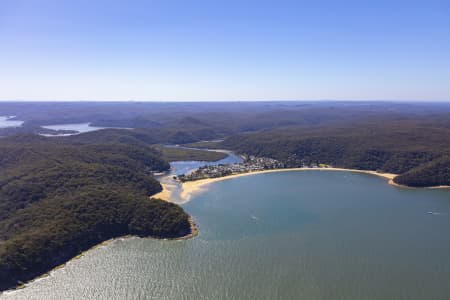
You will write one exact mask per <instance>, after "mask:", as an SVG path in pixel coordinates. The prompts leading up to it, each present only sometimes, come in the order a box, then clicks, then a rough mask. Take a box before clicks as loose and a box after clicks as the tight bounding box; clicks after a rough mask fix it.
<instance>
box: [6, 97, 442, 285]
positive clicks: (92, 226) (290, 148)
mask: <svg viewBox="0 0 450 300" xmlns="http://www.w3.org/2000/svg"><path fill="white" fill-rule="evenodd" d="M0 112H1V113H0V115H8V116H10V115H14V116H17V117H16V118H17V119H18V120H23V121H25V123H24V125H23V126H22V127H18V128H0V289H5V288H8V287H11V286H14V285H16V284H17V283H18V282H20V281H26V280H28V279H31V278H33V277H35V276H37V275H39V274H42V273H44V272H46V271H48V270H49V269H51V268H52V267H54V266H56V265H58V264H61V263H63V262H65V261H67V260H68V259H70V258H71V257H74V256H76V255H77V254H79V253H80V252H81V251H83V250H86V249H87V248H89V247H91V246H93V245H95V244H97V243H99V242H101V241H103V240H106V239H109V238H111V237H116V236H121V235H126V234H135V235H139V236H153V237H178V236H182V235H185V234H187V233H189V231H190V224H189V221H188V215H187V214H186V213H185V212H184V211H183V210H182V209H181V208H180V207H178V206H176V205H174V204H170V203H167V202H163V201H160V200H156V199H152V200H149V198H148V196H149V195H153V194H156V193H158V192H159V191H161V186H160V184H159V183H158V182H157V181H156V180H155V179H154V178H153V177H152V173H153V172H161V171H164V170H167V169H168V168H169V164H168V161H174V160H191V159H194V160H218V159H220V158H223V154H221V153H212V152H206V153H205V152H201V151H198V150H197V151H196V150H188V149H180V148H178V149H176V150H175V149H164V148H161V147H160V146H157V145H161V144H189V143H190V144H189V145H192V146H195V147H209V148H226V149H230V150H234V151H236V152H238V153H246V154H251V155H256V156H264V157H271V158H275V159H278V160H280V161H282V162H284V163H285V165H286V166H288V167H297V166H302V165H304V164H315V163H324V164H329V165H333V166H336V167H344V168H355V169H362V170H377V171H382V172H390V173H396V174H400V176H398V177H396V178H395V182H397V183H399V184H404V185H408V186H416V187H425V186H438V185H450V105H449V104H445V103H443V104H436V103H434V104H433V103H428V104H424V103H390V102H380V103H373V102H357V103H350V102H320V103H310V102H284V103H283V102H260V103H238V102H235V103H137V102H136V103H76V102H73V103H57V104H55V103H34V104H31V103H2V104H1V105H0ZM80 122H92V124H93V125H97V126H111V127H127V128H133V129H104V130H100V131H94V132H88V133H84V134H79V135H73V136H68V137H58V138H45V137H42V136H39V135H36V133H54V132H52V131H49V130H45V129H42V127H40V126H41V125H49V124H61V123H80ZM222 139H223V141H218V140H222ZM208 140H209V141H211V140H214V142H205V141H208Z"/></svg>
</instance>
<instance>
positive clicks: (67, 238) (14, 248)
mask: <svg viewBox="0 0 450 300" xmlns="http://www.w3.org/2000/svg"><path fill="white" fill-rule="evenodd" d="M125 135H126V134H124V136H125ZM97 141H98V142H99V143H97V144H81V143H79V142H76V141H70V142H69V140H68V139H57V138H41V137H38V136H17V137H13V138H4V139H2V140H1V144H0V168H1V173H0V289H5V288H9V287H12V286H14V285H16V284H17V283H18V282H20V281H26V280H29V279H32V278H33V277H35V276H38V275H40V274H42V273H44V272H46V271H48V270H50V269H51V268H52V267H55V266H57V265H59V264H61V263H64V262H65V261H67V260H68V259H70V258H72V257H74V256H76V255H77V254H79V253H81V252H82V251H84V250H86V249H88V248H90V247H92V246H94V245H96V244H98V243H99V242H102V241H104V240H107V239H109V238H113V237H117V236H123V235H127V234H133V235H138V236H151V237H164V238H170V237H180V236H184V235H186V234H188V233H190V224H189V221H188V215H187V214H186V213H185V212H184V211H183V210H182V209H181V208H180V207H179V206H177V205H174V204H171V203H167V202H164V201H161V200H157V199H151V200H150V199H149V198H148V196H149V195H153V194H155V193H158V192H159V191H161V186H160V184H159V183H158V182H157V181H156V180H155V179H153V177H152V176H151V172H152V171H164V170H167V169H168V168H169V164H168V163H167V162H166V161H165V160H163V159H162V158H161V157H162V155H161V153H160V152H159V151H157V150H155V149H153V148H151V147H149V146H144V145H138V144H125V143H107V142H105V140H102V139H101V138H98V139H97Z"/></svg>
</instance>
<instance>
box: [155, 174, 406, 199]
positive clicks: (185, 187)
mask: <svg viewBox="0 0 450 300" xmlns="http://www.w3.org/2000/svg"><path fill="white" fill-rule="evenodd" d="M295 171H341V172H354V173H363V174H371V175H376V176H379V177H382V178H385V179H388V180H389V182H390V181H392V180H393V179H394V178H395V177H396V176H397V175H398V174H392V173H378V172H376V171H366V170H357V169H344V168H285V169H270V170H262V171H254V172H246V173H239V174H232V175H228V176H223V177H215V178H206V179H200V180H195V181H186V182H183V183H182V185H181V187H182V191H181V194H180V197H181V199H183V203H185V202H188V201H189V200H190V198H191V197H192V196H193V195H195V194H198V193H199V192H202V191H203V190H204V187H205V186H206V185H209V184H210V183H214V182H218V181H223V180H228V179H233V178H238V177H243V176H250V175H257V174H265V173H276V172H295ZM163 188H166V189H167V187H163ZM168 199H169V200H167V201H170V198H168Z"/></svg>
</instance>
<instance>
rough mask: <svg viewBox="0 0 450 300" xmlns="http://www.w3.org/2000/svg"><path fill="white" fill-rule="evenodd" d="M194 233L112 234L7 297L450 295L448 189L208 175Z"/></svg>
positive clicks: (306, 175)
mask: <svg viewBox="0 0 450 300" xmlns="http://www.w3.org/2000/svg"><path fill="white" fill-rule="evenodd" d="M184 208H185V209H186V210H187V211H188V212H189V213H190V214H191V215H193V216H194V218H195V219H196V221H197V223H198V224H199V227H200V235H199V236H198V237H196V238H194V239H191V240H186V241H159V240H152V239H140V238H131V239H119V240H115V241H114V242H112V243H110V244H108V245H106V246H101V247H99V248H96V249H94V250H92V251H89V252H88V253H87V255H85V256H84V257H82V258H81V259H78V260H73V261H71V262H69V263H68V264H67V265H66V267H64V268H61V269H58V270H56V271H53V272H52V274H51V276H49V277H46V278H43V279H40V280H38V281H36V282H33V283H31V284H29V285H28V286H27V287H26V288H24V289H22V290H18V291H14V292H8V293H6V294H4V295H3V296H2V297H1V298H2V299H345V300H347V299H358V300H359V299H383V300H385V299H450V234H449V229H450V214H449V213H450V191H449V190H412V189H399V188H396V187H392V186H389V185H387V184H386V182H385V181H384V180H383V179H381V178H378V177H375V176H370V175H365V174H356V173H349V172H332V171H304V172H285V173H270V174H260V175H253V176H247V177H240V178H236V179H232V180H227V181H222V182H217V183H214V184H211V185H210V187H209V190H208V191H207V192H205V193H203V194H199V195H197V196H195V197H194V198H193V199H192V201H191V202H189V203H187V204H185V205H184Z"/></svg>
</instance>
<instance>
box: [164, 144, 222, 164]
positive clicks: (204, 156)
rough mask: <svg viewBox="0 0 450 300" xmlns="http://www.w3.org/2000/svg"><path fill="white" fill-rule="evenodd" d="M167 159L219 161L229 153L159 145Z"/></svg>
mask: <svg viewBox="0 0 450 300" xmlns="http://www.w3.org/2000/svg"><path fill="white" fill-rule="evenodd" d="M158 149H159V150H160V151H161V152H162V154H163V157H164V159H166V160H167V161H182V160H184V161H186V160H197V161H218V160H221V159H224V158H226V157H227V156H228V154H226V153H223V152H215V151H202V150H196V149H186V148H182V147H162V146H160V147H158Z"/></svg>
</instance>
